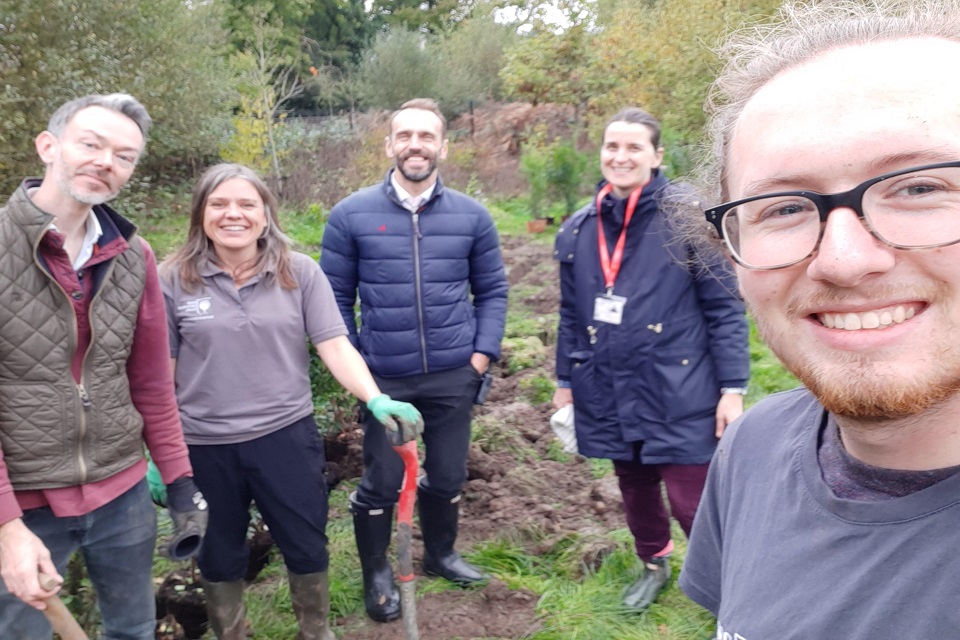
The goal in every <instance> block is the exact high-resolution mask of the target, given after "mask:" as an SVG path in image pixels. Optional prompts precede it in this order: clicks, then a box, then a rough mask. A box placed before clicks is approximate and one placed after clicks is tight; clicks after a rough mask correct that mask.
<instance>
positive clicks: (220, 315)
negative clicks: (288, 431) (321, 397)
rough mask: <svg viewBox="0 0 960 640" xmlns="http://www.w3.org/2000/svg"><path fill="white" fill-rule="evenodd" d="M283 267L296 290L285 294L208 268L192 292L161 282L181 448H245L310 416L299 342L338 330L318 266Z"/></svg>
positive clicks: (300, 261)
mask: <svg viewBox="0 0 960 640" xmlns="http://www.w3.org/2000/svg"><path fill="white" fill-rule="evenodd" d="M291 266H292V270H293V275H294V277H295V279H296V280H297V283H298V285H299V286H298V287H297V288H296V289H289V290H287V289H282V288H281V287H280V285H279V284H277V283H276V281H273V282H272V283H271V284H270V285H267V284H265V283H264V282H263V281H262V279H261V277H260V276H259V275H257V276H254V277H253V278H251V279H250V280H249V281H247V282H246V283H244V284H243V285H242V286H241V287H240V288H239V289H238V288H237V287H236V286H235V285H234V283H233V278H231V276H230V275H229V274H228V273H225V272H224V271H223V270H222V269H220V268H219V267H217V266H215V265H213V264H210V263H206V264H204V265H203V266H202V267H201V269H200V275H201V276H202V278H203V286H202V287H201V288H200V289H198V290H197V291H196V292H194V293H188V292H186V291H184V290H183V289H182V288H181V286H180V280H179V278H178V277H174V278H173V281H172V282H171V281H169V280H168V278H162V279H161V280H162V286H163V295H164V300H165V302H166V306H167V325H168V327H169V332H170V356H171V357H172V358H176V359H177V369H176V376H175V378H176V385H177V400H178V402H179V404H180V416H181V418H182V421H183V431H184V437H185V439H186V441H187V444H194V445H197V444H232V443H236V442H246V441H248V440H253V439H255V438H259V437H261V436H264V435H267V434H268V433H271V432H273V431H276V430H278V429H282V428H283V427H285V426H287V425H290V424H292V423H293V422H296V421H297V420H300V419H301V418H304V417H306V416H308V415H310V414H311V413H312V412H313V400H312V394H311V392H310V379H309V373H308V369H309V363H310V353H309V345H308V344H307V338H309V339H310V342H312V343H313V344H318V343H320V342H323V341H325V340H329V339H331V338H335V337H337V336H343V335H346V334H347V329H346V327H345V326H344V324H343V318H342V316H341V315H340V311H339V309H338V308H337V304H336V301H335V300H334V297H333V291H332V289H331V288H330V283H329V282H327V278H326V276H324V275H323V272H322V271H320V266H319V265H318V264H317V262H316V261H315V260H313V259H312V258H310V257H309V256H306V255H304V254H301V253H294V254H293V255H292V260H291Z"/></svg>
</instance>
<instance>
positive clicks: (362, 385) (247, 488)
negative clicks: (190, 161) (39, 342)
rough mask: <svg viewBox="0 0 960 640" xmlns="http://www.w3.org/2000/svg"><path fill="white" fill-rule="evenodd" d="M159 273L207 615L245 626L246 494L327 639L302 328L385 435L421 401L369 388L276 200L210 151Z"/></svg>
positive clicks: (319, 479)
mask: <svg viewBox="0 0 960 640" xmlns="http://www.w3.org/2000/svg"><path fill="white" fill-rule="evenodd" d="M161 274H162V278H161V281H162V286H163V293H164V298H165V300H166V310H167V322H168V326H169V333H170V355H171V358H172V360H171V362H172V369H173V375H174V378H175V380H176V388H177V399H178V401H179V404H180V415H181V419H182V421H183V430H184V436H185V439H186V442H187V445H188V446H189V449H190V461H191V463H192V464H193V468H194V479H195V481H196V483H197V485H198V486H199V488H200V490H201V491H202V492H203V495H204V497H205V498H206V499H207V501H208V502H209V505H210V521H209V527H208V529H207V533H206V537H205V539H204V543H203V547H202V549H201V551H200V555H199V557H198V564H199V567H200V572H201V574H202V576H203V584H204V589H205V591H206V593H207V603H208V604H207V606H208V610H209V613H210V621H211V626H212V627H213V629H214V631H215V632H216V634H217V637H218V638H221V639H222V640H223V639H229V640H232V639H234V638H236V639H237V640H240V639H243V638H246V633H245V629H244V624H245V623H244V609H243V597H242V596H243V576H244V573H245V570H246V565H247V548H246V532H247V526H248V525H249V521H250V511H249V510H250V504H251V502H252V501H255V502H256V503H257V508H258V509H259V510H260V513H261V514H262V515H263V518H264V520H265V522H266V523H267V525H268V526H269V527H270V532H271V534H272V535H273V538H274V539H275V540H276V542H277V545H278V546H279V547H280V551H281V552H282V553H283V557H284V562H285V563H286V565H287V570H288V573H289V577H290V596H291V600H292V602H293V609H294V612H295V613H296V616H297V621H298V623H299V624H300V629H301V637H304V638H318V639H321V640H333V639H334V636H333V633H332V632H331V631H330V628H329V625H328V621H327V616H328V614H329V610H330V597H329V590H328V580H327V566H328V555H327V549H326V543H327V538H326V534H325V530H326V521H327V487H326V483H325V481H324V476H323V471H324V466H325V461H324V450H323V440H322V439H321V438H320V437H319V434H318V433H317V426H316V424H315V423H314V420H313V402H312V395H311V390H310V380H309V376H308V365H309V352H308V350H307V345H306V341H305V338H309V340H310V342H312V343H313V344H314V345H315V347H316V349H317V353H318V354H319V355H320V357H321V359H323V361H324V363H325V364H326V365H327V367H328V368H329V369H330V372H331V373H332V374H333V375H334V377H335V378H336V379H337V380H338V381H339V382H340V383H341V384H342V385H343V386H344V387H345V388H346V389H347V390H348V391H350V392H351V393H353V394H354V395H356V396H357V397H358V398H359V399H360V400H361V401H364V402H366V403H367V407H368V408H369V409H370V411H371V412H372V413H374V414H377V413H379V414H382V416H383V420H382V421H383V423H384V424H386V425H388V427H390V426H397V427H398V431H397V433H394V434H390V435H391V436H392V437H393V439H394V440H395V441H398V442H400V441H405V440H409V439H411V438H414V437H416V435H418V434H419V429H422V421H421V419H420V414H419V413H418V412H417V410H416V409H415V408H414V407H413V406H412V405H410V404H407V403H404V402H396V401H394V400H391V399H390V398H389V396H386V395H384V394H382V393H380V390H379V389H378V388H377V385H376V383H375V382H374V380H373V378H372V376H371V375H370V372H369V371H368V369H367V366H366V364H365V363H364V361H363V359H362V358H361V357H360V355H359V354H358V353H357V352H356V350H355V349H354V348H353V346H352V345H351V344H350V342H349V340H348V339H347V337H346V335H347V331H346V328H345V327H344V324H343V320H342V317H341V315H340V312H339V311H338V309H337V305H336V302H335V301H334V297H333V292H332V290H331V288H330V285H329V283H328V282H327V279H326V277H325V276H324V275H323V272H321V271H320V267H319V265H318V264H317V262H316V261H315V260H313V259H311V258H310V257H308V256H306V255H304V254H301V253H296V252H293V251H291V250H290V248H289V241H288V240H287V238H286V237H285V236H284V235H283V233H282V231H281V229H280V225H279V223H278V219H277V202H276V199H275V198H274V196H273V194H271V193H270V190H269V189H268V188H267V186H266V185H265V184H264V183H263V181H262V180H261V179H260V178H259V177H258V176H257V175H256V174H255V173H254V172H253V171H251V170H250V169H247V168H246V167H243V166H240V165H235V164H220V165H216V166H214V167H211V168H210V169H208V170H207V171H206V172H205V173H204V174H203V176H201V178H200V180H199V181H198V182H197V185H196V186H195V187H194V190H193V201H192V204H191V215H190V229H189V232H188V235H187V240H186V243H185V244H184V246H183V247H181V248H180V249H179V250H177V251H176V252H175V253H174V254H173V255H172V256H171V257H170V258H168V259H167V260H166V261H165V262H164V263H163V265H162V267H161ZM378 419H380V417H379V416H378Z"/></svg>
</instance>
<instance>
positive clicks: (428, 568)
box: [417, 488, 489, 587]
mask: <svg viewBox="0 0 960 640" xmlns="http://www.w3.org/2000/svg"><path fill="white" fill-rule="evenodd" d="M417 506H418V507H419V509H420V531H421V532H422V533H423V570H424V572H425V573H426V574H427V575H429V576H440V577H441V578H446V579H447V580H449V581H450V582H453V583H455V584H458V585H460V586H462V587H465V586H469V585H471V584H476V583H478V582H483V581H485V580H487V579H488V577H489V576H487V575H485V574H483V573H482V572H481V571H480V570H479V569H477V568H476V567H475V566H473V565H472V564H470V563H469V562H467V561H466V560H464V559H463V558H462V557H460V554H459V553H457V552H456V551H454V550H453V545H454V543H455V542H456V541H457V520H458V519H459V517H460V496H457V497H455V498H453V499H452V500H451V499H450V498H440V497H437V496H435V495H432V494H430V493H427V492H426V491H424V490H423V489H422V488H420V489H418V491H417Z"/></svg>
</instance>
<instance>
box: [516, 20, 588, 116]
mask: <svg viewBox="0 0 960 640" xmlns="http://www.w3.org/2000/svg"><path fill="white" fill-rule="evenodd" d="M591 48H592V45H591V34H590V32H589V30H588V29H587V27H586V25H584V24H579V25H574V26H572V27H570V28H568V29H566V30H564V31H563V32H561V33H553V32H552V31H546V30H541V31H538V32H536V33H534V34H532V35H529V36H526V37H524V38H523V39H522V40H520V41H519V42H518V43H517V44H516V45H515V46H513V47H512V48H510V49H509V50H507V51H506V53H505V60H506V62H505V64H504V66H503V68H502V70H501V71H500V78H501V80H502V81H503V90H504V93H505V94H506V95H507V96H510V97H513V98H516V99H518V100H526V101H528V102H532V103H533V104H538V103H540V102H553V103H558V104H569V105H573V106H575V107H577V108H579V107H580V106H581V105H583V104H585V103H586V101H587V99H588V97H589V96H590V90H591V86H590V84H589V78H588V76H587V70H588V69H589V68H590V60H591V57H592V52H591Z"/></svg>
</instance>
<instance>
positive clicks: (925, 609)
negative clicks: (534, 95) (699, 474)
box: [680, 0, 960, 640]
mask: <svg viewBox="0 0 960 640" xmlns="http://www.w3.org/2000/svg"><path fill="white" fill-rule="evenodd" d="M724 52H725V53H727V54H729V55H730V56H731V57H730V60H731V63H730V64H729V65H728V66H727V68H726V69H725V70H724V72H723V73H722V74H721V77H720V78H719V79H718V81H717V84H716V87H715V89H716V91H717V94H716V98H717V99H718V100H717V102H716V103H715V104H718V105H720V106H719V107H718V109H717V111H716V112H715V113H714V114H713V127H712V131H713V132H714V133H715V135H716V137H717V139H716V141H715V144H714V149H715V150H716V152H717V157H716V158H715V160H716V162H715V165H714V166H715V169H716V170H717V178H716V180H715V184H716V185H717V186H718V187H719V189H720V193H719V194H717V195H718V196H719V198H718V200H724V201H728V204H724V205H721V206H719V207H716V208H713V209H710V210H708V211H707V219H708V220H709V221H710V222H712V223H713V225H714V226H716V228H717V230H719V232H720V234H721V235H722V237H723V241H724V243H725V245H726V250H727V251H728V253H729V254H730V256H731V257H732V258H733V260H734V261H735V262H736V270H737V275H738V277H739V281H740V288H741V291H742V293H743V295H744V297H745V299H746V301H747V303H748V305H749V307H750V310H751V312H752V314H753V317H754V318H755V320H756V323H757V326H758V328H759V330H760V332H761V335H762V336H763V337H764V339H765V340H766V341H767V343H768V344H769V345H770V346H771V348H772V349H773V350H774V351H775V352H776V354H777V355H778V356H779V358H780V359H781V360H782V361H783V363H784V364H785V365H786V366H787V367H788V368H789V369H790V370H791V371H792V372H793V373H794V374H796V375H797V377H798V378H800V379H801V381H803V383H804V384H805V386H806V388H805V389H798V390H794V391H791V392H787V393H782V394H778V395H776V396H773V397H771V398H768V399H767V400H765V401H763V402H761V403H760V404H758V405H757V406H756V407H754V408H753V409H752V410H751V411H749V412H748V413H747V414H745V416H744V417H743V419H742V420H740V421H739V422H738V423H735V424H734V425H732V426H731V427H730V428H729V429H728V430H727V432H726V433H725V435H724V437H723V440H722V441H721V443H720V446H719V448H718V451H717V454H716V457H715V458H714V462H713V464H712V467H711V470H710V474H709V477H708V481H707V487H706V490H705V493H704V496H703V500H702V502H701V505H700V509H699V511H698V512H697V518H696V521H695V523H694V528H693V535H692V540H691V544H690V549H689V553H688V555H687V558H686V564H685V567H684V570H683V573H682V575H681V578H680V584H681V587H682V588H683V589H684V591H685V592H686V593H687V594H688V595H689V596H690V597H691V598H692V599H693V600H695V601H697V602H699V603H700V604H702V605H703V606H705V607H707V608H708V609H710V610H711V611H712V612H713V613H714V614H716V615H717V616H718V632H717V638H721V639H728V638H729V639H734V638H742V639H744V640H758V639H771V638H870V639H871V640H883V639H886V638H889V639H893V638H948V637H957V635H958V633H960V608H958V607H956V606H951V605H950V604H949V601H951V600H953V599H954V598H955V596H956V594H957V593H958V592H960V571H958V569H960V562H958V561H957V560H956V554H955V553H953V551H952V541H953V540H954V537H955V535H956V529H957V523H958V522H960V339H958V330H960V269H958V268H957V265H958V263H960V244H958V243H960V112H958V110H957V105H958V104H960V85H958V84H957V83H955V82H948V81H945V78H944V77H943V74H942V70H943V69H949V68H956V66H957V65H960V2H957V1H956V0H949V1H935V0H902V1H901V0H889V1H881V2H877V3H870V4H866V3H860V2H855V1H849V2H848V1H841V2H832V3H829V4H824V5H819V6H818V5H802V4H798V3H790V4H788V5H787V6H786V7H785V8H784V9H783V11H782V13H781V20H780V23H779V24H778V25H777V26H776V27H775V28H773V29H772V30H770V31H763V32H762V33H760V35H757V32H753V33H751V34H748V35H744V36H734V38H733V39H731V41H729V42H728V44H727V45H726V48H725V49H724ZM702 215H703V214H702V213H701V214H700V216H701V218H700V220H701V223H702V219H703V218H702ZM689 221H690V222H692V219H691V220H689Z"/></svg>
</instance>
